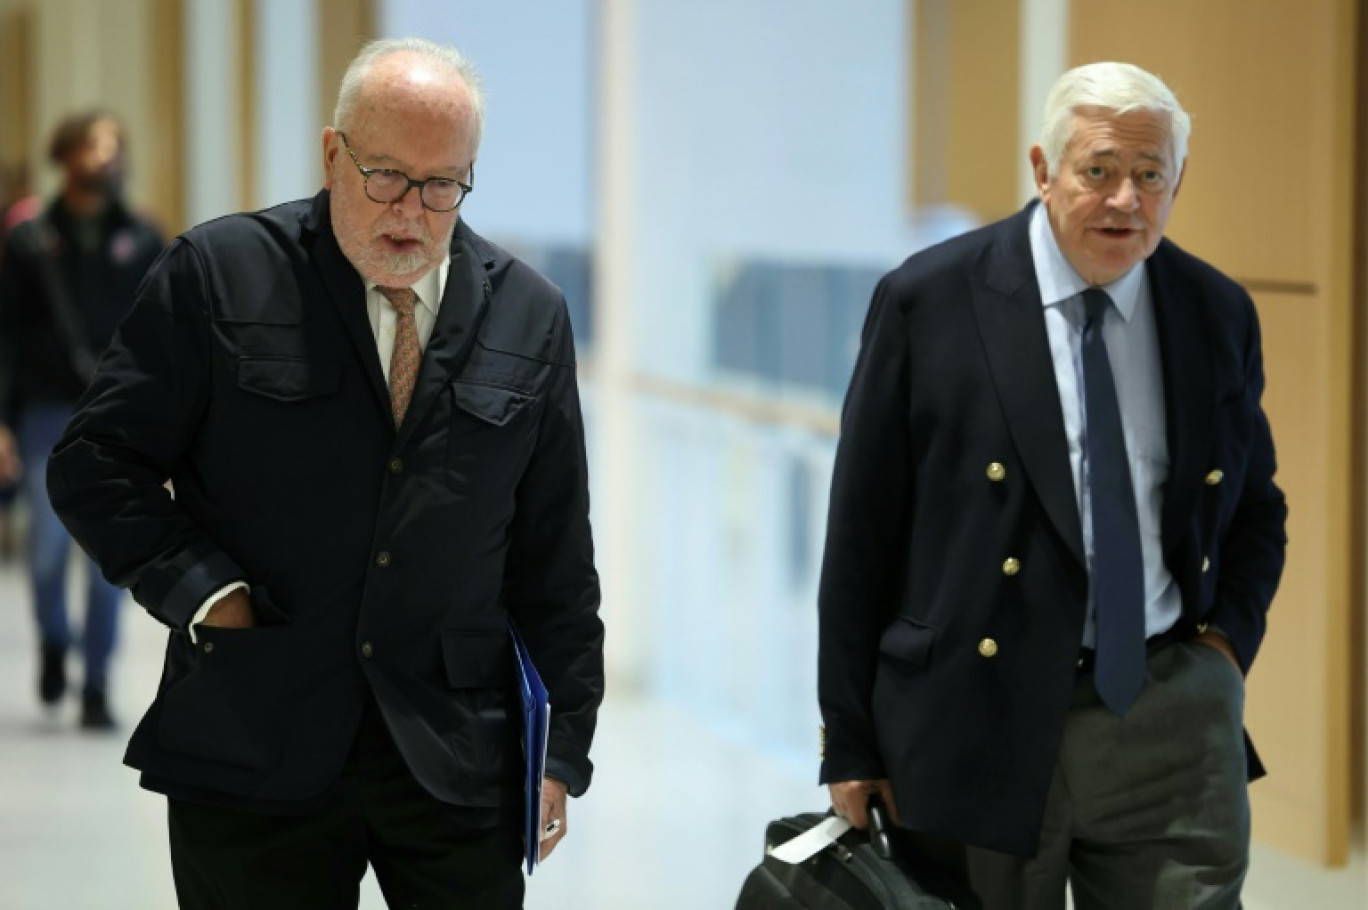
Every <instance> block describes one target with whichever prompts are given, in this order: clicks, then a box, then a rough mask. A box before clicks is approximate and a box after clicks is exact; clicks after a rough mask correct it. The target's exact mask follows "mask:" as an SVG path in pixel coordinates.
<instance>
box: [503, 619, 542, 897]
mask: <svg viewBox="0 0 1368 910" xmlns="http://www.w3.org/2000/svg"><path fill="white" fill-rule="evenodd" d="M508 634H509V636H510V637H511V638H512V639H513V650H514V653H515V655H516V657H517V660H516V661H515V663H516V666H517V676H518V694H519V696H520V697H521V699H522V714H523V717H522V731H523V736H522V741H523V757H524V760H525V762H526V765H525V767H526V771H525V776H524V778H523V799H524V807H525V808H524V824H523V839H524V843H525V844H526V851H527V852H526V856H525V860H526V867H527V874H528V875H531V874H532V870H533V869H534V868H535V867H536V865H537V864H538V863H539V862H541V843H542V833H543V832H542V821H541V816H542V787H543V786H544V784H545V780H546V738H547V736H548V735H549V733H550V729H551V702H550V701H549V699H548V698H547V695H546V686H545V685H543V684H542V680H541V675H540V674H538V673H537V668H536V666H535V665H533V663H532V655H531V654H529V653H528V651H527V645H526V644H525V643H524V642H523V640H522V636H521V635H519V634H518V628H517V626H515V625H514V624H513V620H512V618H511V617H510V618H509V620H508Z"/></svg>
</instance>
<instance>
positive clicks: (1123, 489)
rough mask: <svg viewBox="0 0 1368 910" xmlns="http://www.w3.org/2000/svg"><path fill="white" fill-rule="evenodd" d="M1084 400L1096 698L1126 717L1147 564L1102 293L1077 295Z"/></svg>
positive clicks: (1140, 680) (1141, 645)
mask: <svg viewBox="0 0 1368 910" xmlns="http://www.w3.org/2000/svg"><path fill="white" fill-rule="evenodd" d="M1083 303H1084V307H1085V310H1086V314H1087V321H1086V322H1085V323H1084V324H1083V397H1084V405H1085V411H1086V417H1087V430H1086V436H1087V455H1088V494H1089V502H1090V503H1091V507H1092V542H1093V563H1092V580H1091V583H1092V592H1093V598H1092V600H1093V608H1094V610H1095V611H1096V614H1095V620H1096V624H1097V666H1096V670H1095V672H1094V674H1093V682H1094V684H1095V685H1096V686H1097V693H1098V694H1099V695H1100V696H1102V703H1103V704H1105V705H1106V706H1107V707H1108V708H1109V709H1111V711H1112V712H1113V713H1114V714H1116V715H1117V716H1118V717H1123V716H1125V714H1126V712H1127V711H1128V710H1130V707H1131V705H1133V704H1135V699H1136V698H1137V697H1139V695H1140V690H1141V689H1142V688H1143V687H1144V685H1145V561H1144V557H1143V556H1142V555H1141V551H1140V523H1139V521H1138V519H1137V517H1136V512H1135V488H1134V486H1133V485H1132V484H1131V472H1130V460H1129V459H1128V458H1127V457H1126V437H1125V434H1124V433H1123V432H1122V429H1121V408H1120V406H1119V405H1118V404H1117V400H1116V382H1115V380H1114V379H1113V378H1112V370H1111V360H1110V359H1109V358H1108V357H1107V343H1106V342H1105V341H1104V340H1103V338H1102V323H1103V321H1104V319H1105V317H1106V314H1107V310H1108V308H1109V307H1110V306H1111V298H1110V297H1108V296H1107V292H1106V291H1102V290H1099V289H1098V288H1088V289H1087V290H1086V291H1084V292H1083Z"/></svg>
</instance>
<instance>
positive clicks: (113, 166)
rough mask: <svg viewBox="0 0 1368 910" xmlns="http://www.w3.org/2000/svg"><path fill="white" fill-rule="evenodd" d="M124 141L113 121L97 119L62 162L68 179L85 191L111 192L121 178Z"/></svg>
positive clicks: (115, 189)
mask: <svg viewBox="0 0 1368 910" xmlns="http://www.w3.org/2000/svg"><path fill="white" fill-rule="evenodd" d="M123 164H124V159H123V140H122V138H121V137H120V136H119V125H118V124H117V123H115V122H114V121H113V120H96V121H95V122H94V123H92V124H91V125H90V130H89V132H87V133H86V138H85V141H84V142H83V143H81V145H80V147H78V148H76V149H73V150H72V152H71V154H69V155H68V156H67V157H66V160H65V161H63V162H62V166H63V168H64V169H65V170H66V177H67V180H68V182H70V183H71V184H73V185H74V186H76V187H77V188H79V189H81V190H83V191H84V192H87V193H101V194H104V195H114V194H116V193H117V192H118V191H119V188H120V185H121V184H122V181H123Z"/></svg>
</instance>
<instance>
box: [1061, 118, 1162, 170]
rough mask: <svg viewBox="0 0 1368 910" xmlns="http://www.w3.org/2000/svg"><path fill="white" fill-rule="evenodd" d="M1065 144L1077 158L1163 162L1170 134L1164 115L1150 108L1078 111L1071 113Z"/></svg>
mask: <svg viewBox="0 0 1368 910" xmlns="http://www.w3.org/2000/svg"><path fill="white" fill-rule="evenodd" d="M1069 145H1070V146H1071V150H1072V151H1073V152H1074V154H1076V155H1079V156H1081V157H1087V158H1121V157H1128V158H1139V159H1143V160H1148V161H1155V162H1159V163H1161V164H1167V163H1169V161H1170V159H1171V156H1172V152H1173V135H1172V133H1171V132H1170V130H1169V125H1168V120H1167V118H1166V117H1164V116H1163V115H1161V114H1157V113H1154V112H1151V111H1132V112H1127V113H1125V114H1118V113H1116V112H1114V111H1090V112H1083V111H1080V112H1078V113H1076V114H1075V116H1074V122H1073V132H1072V135H1071V141H1070V143H1069Z"/></svg>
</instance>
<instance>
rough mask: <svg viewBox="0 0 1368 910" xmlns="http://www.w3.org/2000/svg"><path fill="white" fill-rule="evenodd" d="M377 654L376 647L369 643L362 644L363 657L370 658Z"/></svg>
mask: <svg viewBox="0 0 1368 910" xmlns="http://www.w3.org/2000/svg"><path fill="white" fill-rule="evenodd" d="M374 653H375V647H374V646H373V645H372V644H371V643H370V642H368V641H363V642H361V656H362V657H370V656H371V655H372V654H374Z"/></svg>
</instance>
